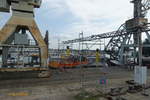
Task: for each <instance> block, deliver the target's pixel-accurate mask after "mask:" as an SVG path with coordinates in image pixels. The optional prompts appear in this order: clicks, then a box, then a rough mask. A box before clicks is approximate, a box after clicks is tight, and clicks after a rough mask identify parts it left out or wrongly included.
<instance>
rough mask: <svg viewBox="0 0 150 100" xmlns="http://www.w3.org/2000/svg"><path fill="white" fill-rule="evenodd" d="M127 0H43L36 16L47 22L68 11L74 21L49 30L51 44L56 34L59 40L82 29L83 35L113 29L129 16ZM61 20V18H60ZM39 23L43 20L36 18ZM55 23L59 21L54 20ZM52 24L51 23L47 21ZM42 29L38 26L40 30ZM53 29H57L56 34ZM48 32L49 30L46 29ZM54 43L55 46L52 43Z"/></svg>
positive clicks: (130, 14) (58, 17)
mask: <svg viewBox="0 0 150 100" xmlns="http://www.w3.org/2000/svg"><path fill="white" fill-rule="evenodd" d="M130 1H131V0H43V4H42V7H41V9H38V10H36V15H37V16H38V18H40V16H43V18H45V20H46V21H47V23H45V24H47V25H45V26H48V24H49V23H51V22H50V17H49V16H51V20H53V17H54V18H55V19H62V18H63V17H64V15H65V14H66V13H67V14H70V15H71V16H72V18H73V19H77V20H76V21H70V22H69V25H67V26H66V27H65V28H64V29H59V28H57V29H55V30H54V29H52V27H47V28H46V29H51V30H53V32H56V33H53V34H50V38H51V42H52V43H53V46H54V47H55V46H56V45H55V44H56V43H57V40H58V39H56V38H57V37H58V38H60V40H68V39H74V38H78V33H79V32H81V31H83V32H85V36H89V35H92V34H97V33H103V32H109V31H114V30H117V28H118V27H119V26H120V25H121V24H122V23H124V22H125V21H126V20H127V19H129V18H131V17H132V14H133V5H132V4H131V3H130ZM5 16H8V15H3V16H2V15H1V14H0V18H1V19H2V20H1V19H0V24H1V23H4V22H5V21H6V19H5ZM62 20H63V19H62ZM37 21H38V23H39V24H40V23H41V22H42V21H43V20H42V19H41V20H37ZM56 23H58V24H59V22H56ZM51 25H53V24H51ZM0 27H1V25H0ZM44 31H45V29H42V32H44ZM57 32H60V33H59V34H57ZM50 33H51V31H50ZM56 47H57V46H56Z"/></svg>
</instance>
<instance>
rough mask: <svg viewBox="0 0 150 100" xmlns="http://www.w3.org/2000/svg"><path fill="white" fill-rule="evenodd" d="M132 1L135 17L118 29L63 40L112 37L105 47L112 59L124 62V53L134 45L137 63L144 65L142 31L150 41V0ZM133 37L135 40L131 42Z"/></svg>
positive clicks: (68, 42)
mask: <svg viewBox="0 0 150 100" xmlns="http://www.w3.org/2000/svg"><path fill="white" fill-rule="evenodd" d="M131 3H133V4H134V13H133V18H132V19H130V20H127V21H126V22H125V23H124V24H122V25H121V26H120V27H119V28H118V30H117V31H113V32H108V33H103V34H98V35H92V36H89V37H84V38H83V39H74V40H68V41H63V43H64V44H70V43H77V42H84V41H94V40H99V39H104V38H110V41H109V42H108V44H107V46H106V47H105V52H106V53H107V54H109V55H110V59H113V60H117V61H119V62H120V63H121V64H124V55H123V54H124V53H125V51H126V49H127V48H131V47H132V48H134V51H135V52H138V55H135V54H134V59H137V60H138V61H136V62H137V64H139V65H142V47H143V46H144V47H145V45H142V39H141V37H142V36H141V35H142V33H146V35H147V37H148V39H149V41H150V35H149V31H150V28H149V23H148V19H147V18H146V15H147V13H148V10H149V9H150V0H132V1H131ZM132 38H133V41H134V42H133V43H130V41H131V39H132ZM146 46H148V45H146ZM148 47H149V46H148Z"/></svg>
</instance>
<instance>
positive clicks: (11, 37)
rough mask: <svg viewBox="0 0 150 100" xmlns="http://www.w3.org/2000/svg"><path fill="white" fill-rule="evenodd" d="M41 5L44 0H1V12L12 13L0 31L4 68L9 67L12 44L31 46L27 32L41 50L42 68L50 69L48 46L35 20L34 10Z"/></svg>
mask: <svg viewBox="0 0 150 100" xmlns="http://www.w3.org/2000/svg"><path fill="white" fill-rule="evenodd" d="M41 3H42V0H0V11H1V12H5V13H9V12H10V10H11V11H12V16H11V18H10V19H9V20H8V22H7V23H6V24H5V26H4V27H3V28H2V29H1V30H0V46H1V47H2V48H3V50H2V60H3V66H6V67H7V57H8V50H9V48H10V47H11V46H12V44H13V46H16V47H17V45H19V46H20V45H21V46H29V45H30V44H28V42H27V39H26V38H27V37H26V34H27V31H29V32H30V33H31V36H32V37H33V39H34V40H35V42H36V46H37V47H38V48H39V50H40V51H39V55H40V68H43V69H46V70H47V69H48V61H47V60H48V48H47V47H48V46H47V45H46V43H45V41H44V39H43V37H42V35H41V32H40V30H39V28H38V26H37V24H36V22H35V19H34V17H35V14H34V9H35V8H40V6H41ZM20 33H21V34H20ZM19 38H20V39H19ZM8 45H9V46H8Z"/></svg>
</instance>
